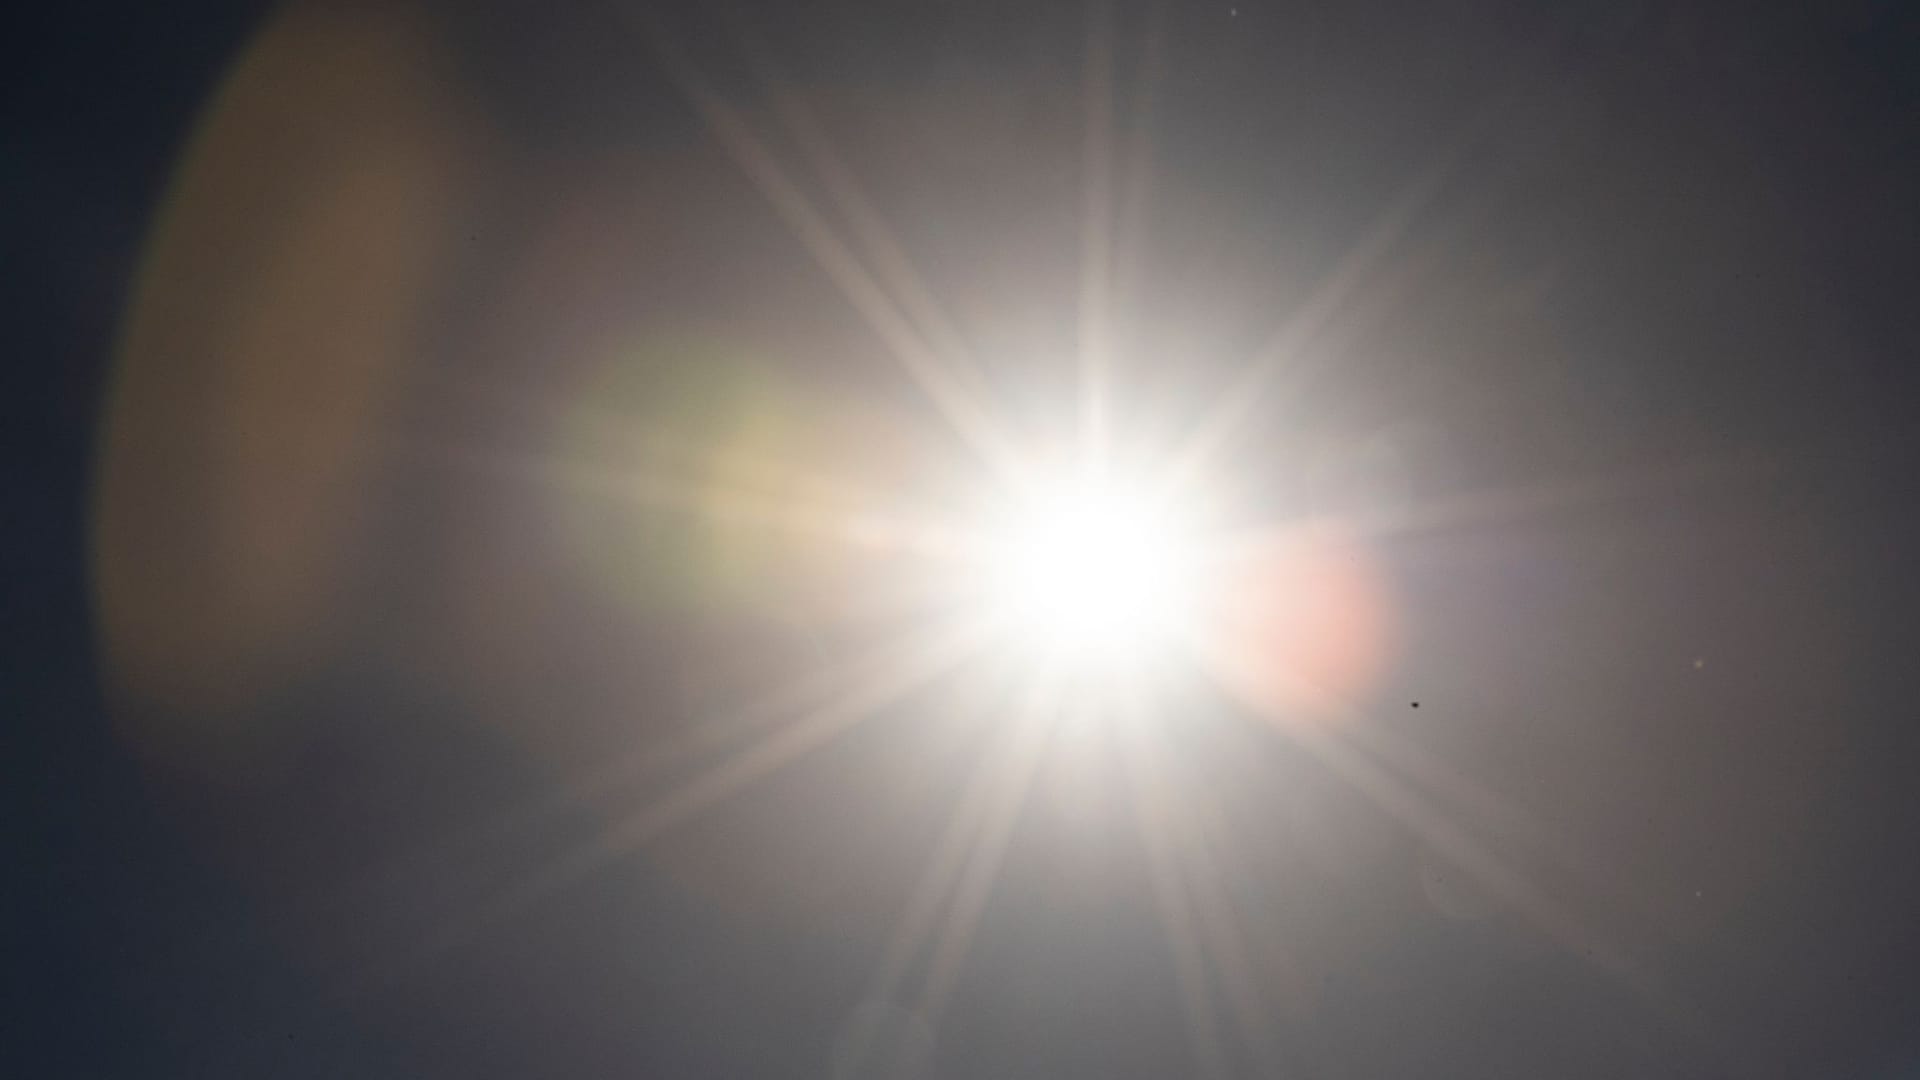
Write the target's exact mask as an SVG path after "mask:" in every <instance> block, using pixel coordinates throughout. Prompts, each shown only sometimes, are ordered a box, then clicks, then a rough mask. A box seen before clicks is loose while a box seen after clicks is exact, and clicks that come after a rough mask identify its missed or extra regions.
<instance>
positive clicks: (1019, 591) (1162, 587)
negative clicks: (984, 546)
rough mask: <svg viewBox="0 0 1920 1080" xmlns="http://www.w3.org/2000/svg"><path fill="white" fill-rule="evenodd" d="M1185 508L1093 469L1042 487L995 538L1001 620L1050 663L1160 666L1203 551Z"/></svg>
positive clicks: (1181, 620) (1181, 622)
mask: <svg viewBox="0 0 1920 1080" xmlns="http://www.w3.org/2000/svg"><path fill="white" fill-rule="evenodd" d="M1178 509H1179V508H1178V507H1177V506H1176V505H1174V504H1173V502H1172V501H1170V500H1166V499H1161V498H1156V497H1154V496H1153V495H1151V494H1149V492H1148V490H1147V488H1146V486H1145V485H1142V484H1132V483H1128V482H1126V481H1125V479H1124V478H1120V477H1114V476H1109V475H1102V474H1097V473H1095V472H1094V471H1093V470H1088V469H1081V470H1076V471H1074V472H1072V473H1070V474H1068V475H1065V476H1062V477H1058V478H1054V479H1052V480H1049V481H1048V482H1045V483H1040V484H1036V485H1034V486H1033V487H1032V489H1031V490H1030V491H1028V492H1027V493H1026V494H1025V496H1024V497H1023V498H1021V499H1020V500H1018V501H1017V502H1016V504H1015V505H1014V506H1013V507H1012V508H1011V509H1010V510H1009V511H1007V512H1006V513H1004V514H1003V515H1002V516H1001V517H1000V519H999V520H998V521H996V522H995V523H994V525H993V527H992V528H990V529H989V530H988V536H989V543H988V560H987V563H988V565H987V579H988V580H987V585H988V595H989V599H990V604H991V606H992V608H993V615H994V617H995V619H996V621H998V622H999V623H1000V624H1001V625H1002V626H1003V627H1004V628H1005V631H1006V633H1007V635H1008V636H1009V637H1010V638H1011V639H1012V640H1013V642H1014V643H1016V644H1017V645H1019V646H1020V647H1022V648H1024V649H1027V650H1030V651H1032V652H1034V653H1036V654H1038V655H1039V656H1040V657H1041V658H1043V659H1046V660H1049V661H1059V662H1066V663H1068V664H1070V665H1073V666H1078V667H1086V666H1096V667H1098V666H1105V665H1114V664H1132V663H1137V662H1141V661H1147V660H1152V659H1157V658H1159V657H1160V656H1161V655H1162V654H1164V652H1165V651H1166V649H1167V647H1168V646H1169V645H1170V644H1171V643H1172V642H1173V641H1174V640H1175V639H1176V637H1177V636H1178V632H1179V630H1180V629H1181V628H1182V627H1184V626H1185V624H1186V623H1187V620H1188V619H1189V617H1190V616H1191V615H1192V613H1193V607H1194V601H1195V594H1196V574H1197V571H1198V569H1199V568H1198V561H1197V558H1196V553H1197V545H1196V544H1195V542H1194V537H1193V535H1192V533H1191V531H1190V529H1188V528H1187V527H1186V525H1185V523H1184V522H1183V520H1182V517H1181V515H1180V513H1179V512H1178Z"/></svg>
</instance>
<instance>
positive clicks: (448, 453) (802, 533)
mask: <svg viewBox="0 0 1920 1080" xmlns="http://www.w3.org/2000/svg"><path fill="white" fill-rule="evenodd" d="M412 456H414V457H415V458H416V459H417V460H421V461H426V462H433V463H438V464H444V465H451V466H453V467H456V468H464V469H472V470H475V471H479V472H483V473H486V474H488V475H490V476H494V477H499V478H511V479H518V480H522V481H526V482H529V483H533V484H537V485H540V486H543V487H547V488H555V489H561V490H566V491H570V492H573V493H576V494H581V495H588V496H593V497H598V498H603V499H609V500H613V501H617V502H626V503H630V504H632V505H635V506H639V507H645V508H648V509H657V510H666V511H671V512H677V513H685V514H688V515H693V516H697V517H700V518H702V519H704V520H707V521H709V522H712V523H715V524H725V525H729V526H739V527H747V528H752V529H759V530H766V531H769V532H773V533H786V534H789V535H792V536H796V537H806V538H810V539H814V540H822V541H829V542H832V543H835V544H841V545H845V546H848V547H853V548H856V549H865V550H871V551H878V552H903V553H908V554H913V555H916V556H921V557H925V558H929V559H935V560H964V559H966V558H970V557H972V555H971V553H972V551H973V550H974V548H975V547H976V546H977V541H976V540H975V539H974V538H972V537H971V536H969V535H968V532H969V531H968V530H963V529H961V528H959V527H957V526H953V525H949V524H944V523H941V522H939V521H937V520H934V519H931V518H927V517H924V516H916V515H907V514H900V513H896V512H893V511H891V510H888V509H886V508H884V507H882V506H881V505H878V504H877V503H875V502H865V501H863V502H859V503H849V502H846V501H842V500H840V499H830V498H810V497H806V496H803V495H802V494H800V493H798V492H782V491H777V490H774V491H769V490H761V489H758V488H757V487H746V486H741V485H739V484H718V483H715V482H714V481H712V480H711V479H707V478H699V477H688V476H684V475H681V474H680V473H679V472H677V471H676V470H674V469H671V468H668V467H666V466H664V465H661V464H659V463H652V462H640V463H638V464H633V465H629V466H626V467H615V466H613V465H610V464H591V463H583V462H578V461H564V460H559V459H555V458H549V457H540V456H536V455H531V454H513V453H509V452H506V451H501V450H494V449H484V448H478V447H457V446H450V445H447V444H445V443H421V444H416V445H415V446H414V447H413V448H412Z"/></svg>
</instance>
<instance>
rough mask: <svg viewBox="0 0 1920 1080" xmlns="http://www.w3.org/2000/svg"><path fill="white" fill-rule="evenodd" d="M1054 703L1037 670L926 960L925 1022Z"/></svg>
mask: <svg viewBox="0 0 1920 1080" xmlns="http://www.w3.org/2000/svg"><path fill="white" fill-rule="evenodd" d="M1059 708H1060V700H1059V691H1058V687H1057V686H1056V685H1054V682H1053V680H1052V679H1050V678H1047V677H1045V676H1044V675H1043V676H1042V677H1041V678H1040V679H1039V680H1038V681H1037V682H1036V685H1035V686H1034V687H1033V689H1032V691H1031V693H1030V695H1029V697H1028V699H1027V701H1026V702H1025V703H1024V705H1023V707H1022V708H1021V710H1020V714H1019V715H1018V716H1016V717H1015V718H1014V720H1013V725H1014V732H1013V738H1014V745H1013V747H1012V749H1011V751H1010V753H1009V761H1008V764H1007V768H1006V769H1005V770H1004V771H1003V772H1002V773H1001V774H1000V778H999V782H998V783H996V784H995V785H994V790H993V792H992V795H991V802H990V803H989V805H988V808H987V812H986V814H985V820H983V821H982V822H981V825H980V829H979V832H978V835H977V838H976V839H975V841H974V844H973V851H972V853H971V854H970V855H969V856H968V858H967V863H966V869H965V871H963V873H962V875H961V877H960V881H959V884H958V888H957V889H956V890H955V892H954V897H953V904H952V906H951V907H949V908H948V909H947V919H946V923H945V925H944V926H942V928H941V932H940V939H939V941H938V943H937V944H935V946H934V950H933V956H932V958H931V959H930V960H929V961H928V963H927V983H926V988H925V992H924V993H923V994H922V995H921V1006H920V1012H921V1015H922V1016H924V1017H926V1018H927V1021H928V1022H929V1023H932V1022H934V1021H936V1020H937V1019H938V1018H939V1016H940V1014H941V1013H942V1012H943V1011H944V1010H945V1008H946V1003H947V999H948V997H949V996H951V994H952V992H953V987H954V983H955V982H956V981H957V980H958V979H959V977H960V971H961V968H962V967H963V966H964V964H965V962H966V956H967V950H968V948H969V947H970V946H971V945H972V944H973V933H974V930H975V929H976V928H977V927H978V926H979V924H980V915H981V912H982V911H983V910H984V909H985V907H986V902H987V897H988V895H989V894H990V893H991V892H992V890H993V886H994V884H995V883H996V882H997V881H998V880H999V878H1000V865H1001V863H1002V862H1003V861H1004V860H1005V858H1006V853H1007V842H1008V840H1009V839H1011V837H1012V835H1013V826H1014V823H1015V822H1016V821H1018V820H1019V817H1020V813H1021V810H1022V809H1023V808H1024V807H1025V805H1026V800H1027V792H1028V791H1029V790H1031V788H1032V787H1033V777H1034V774H1035V773H1036V772H1037V771H1038V770H1039V767H1040V763H1041V761H1042V760H1044V758H1045V756H1046V750H1047V746H1048V744H1049V743H1050V742H1051V741H1052V737H1053V733H1054V731H1055V730H1056V728H1057V727H1058V723H1059V716H1058V710H1059Z"/></svg>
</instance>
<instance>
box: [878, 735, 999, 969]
mask: <svg viewBox="0 0 1920 1080" xmlns="http://www.w3.org/2000/svg"><path fill="white" fill-rule="evenodd" d="M1023 727H1024V725H1020V724H1017V723H1009V724H1006V725H1005V726H1004V728H1003V730H1002V731H1001V732H1000V733H999V741H998V743H997V745H995V746H992V747H989V748H988V749H987V750H985V751H984V752H982V753H981V755H980V758H979V760H978V761H977V762H976V763H975V765H974V769H973V774H972V776H970V777H969V778H968V781H967V787H966V790H965V791H963V792H962V793H961V795H960V797H959V799H958V800H957V801H956V802H955V804H954V808H953V813H952V814H950V815H949V816H948V819H947V825H946V828H945V829H944V830H943V831H942V832H941V834H940V839H939V840H938V841H937V842H936V843H935V845H934V847H933V850H932V851H931V852H930V853H929V854H928V858H927V863H926V866H925V868H924V869H923V870H922V871H921V873H920V877H919V880H918V881H917V882H916V884H915V885H914V891H913V894H912V896H911V897H910V898H909V899H908V901H907V905H906V907H904V908H902V909H901V912H900V915H899V918H898V919H896V920H895V922H894V927H893V931H892V933H891V934H890V935H889V936H888V939H887V946H886V950H885V952H884V953H883V954H882V956H881V959H880V964H879V966H878V967H877V968H876V969H875V971H874V973H873V976H872V977H871V978H870V979H869V980H868V984H867V986H868V988H867V994H866V997H867V998H868V999H869V1000H878V1001H891V1000H893V998H894V995H895V994H897V993H898V992H899V990H900V983H901V981H902V980H903V979H905V978H906V975H907V972H908V970H909V969H910V968H911V967H912V966H913V962H914V959H915V958H916V957H917V956H918V954H919V952H920V948H921V946H922V945H924V944H925V943H926V939H927V935H928V934H929V933H931V932H932V930H933V926H934V920H935V919H937V918H938V917H939V915H940V913H941V912H942V911H944V910H945V909H946V908H947V906H948V902H949V901H950V900H951V899H952V895H953V891H954V888H955V885H956V883H957V882H958V881H959V879H960V874H961V871H962V870H964V869H965V867H966V864H967V857H968V855H969V854H970V853H971V852H972V850H973V848H974V847H975V844H976V840H977V838H978V836H979V834H980V829H981V825H982V823H983V822H984V821H985V820H986V819H987V817H988V815H989V812H990V811H991V808H992V806H993V803H994V800H995V798H996V797H1004V796H1003V795H1002V791H1003V789H1004V786H1005V783H1006V781H1005V778H1006V776H1007V775H1009V774H1011V773H1013V772H1015V771H1016V766H1017V760H1018V751H1019V748H1020V746H1021V744H1022V743H1023V742H1024V741H1025V740H1026V739H1027V738H1028V736H1027V735H1026V733H1025V732H1024V731H1023V730H1022V728H1023Z"/></svg>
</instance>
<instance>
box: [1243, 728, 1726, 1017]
mask: <svg viewBox="0 0 1920 1080" xmlns="http://www.w3.org/2000/svg"><path fill="white" fill-rule="evenodd" d="M1322 711H1323V712H1324V713H1325V714H1326V715H1324V716H1323V717H1322V719H1323V720H1324V721H1325V722H1324V723H1318V722H1316V723H1285V722H1277V723H1275V727H1276V728H1277V729H1278V730H1280V731H1282V732H1284V733H1285V734H1286V735H1288V736H1289V737H1290V738H1291V739H1292V741H1293V743H1294V744H1295V745H1296V746H1299V747H1301V748H1302V749H1304V750H1306V751H1307V752H1309V753H1310V754H1312V755H1313V757H1314V758H1315V759H1316V760H1317V761H1319V762H1320V763H1321V764H1322V765H1325V766H1326V767H1327V768H1328V769H1329V770H1330V771H1331V772H1333V774H1334V775H1336V776H1338V777H1339V778H1340V779H1342V780H1343V781H1345V782H1347V783H1348V784H1350V785H1352V786H1353V788H1354V789H1355V790H1357V791H1359V792H1360V793H1361V794H1363V795H1365V796H1366V797H1367V798H1369V799H1371V800H1372V801H1373V802H1374V803H1375V805H1377V806H1379V807H1380V808H1381V809H1382V810H1384V811H1386V812H1387V813H1388V814H1389V815H1391V816H1392V817H1393V818H1395V819H1396V820H1398V821H1399V822H1400V823H1401V824H1402V825H1403V826H1404V827H1406V828H1407V829H1408V830H1410V831H1411V832H1412V833H1413V834H1414V835H1415V836H1417V837H1419V838H1420V839H1421V840H1422V841H1423V842H1425V843H1426V844H1427V846H1428V847H1429V848H1430V849H1431V850H1433V851H1434V852H1435V853H1436V854H1437V855H1438V856H1439V857H1440V858H1442V859H1444V860H1446V861H1447V862H1448V863H1449V864H1451V865H1453V866H1455V867H1456V868H1458V869H1459V870H1460V871H1461V872H1462V873H1464V874H1466V875H1468V877H1470V878H1471V879H1472V880H1473V882H1474V883H1475V884H1476V885H1477V886H1478V887H1480V888H1481V889H1483V890H1485V891H1486V893H1487V894H1488V895H1490V896H1492V897H1494V898H1496V899H1497V900H1499V901H1500V902H1501V903H1502V904H1503V905H1504V906H1506V907H1508V908H1510V909H1511V910H1513V911H1515V912H1518V913H1519V914H1520V915H1521V916H1522V917H1523V918H1525V919H1526V920H1527V921H1528V922H1530V923H1532V924H1533V926H1534V927H1535V928H1536V929H1538V930H1539V931H1540V932H1541V933H1543V934H1545V935H1546V936H1547V937H1548V938H1549V939H1551V940H1553V941H1554V942H1555V943H1556V944H1558V945H1559V946H1561V947H1562V948H1564V949H1566V950H1567V951H1568V952H1569V953H1570V954H1572V955H1576V956H1580V957H1583V958H1585V960H1586V961H1587V962H1588V963H1589V964H1591V965H1593V966H1594V967H1595V968H1597V969H1599V970H1600V971H1602V972H1604V973H1605V974H1606V975H1608V976H1609V977H1610V978H1612V979H1613V980H1614V981H1616V982H1617V983H1618V984H1620V985H1621V986H1623V987H1625V988H1626V989H1627V990H1628V991H1630V992H1631V993H1633V994H1634V995H1636V996H1637V997H1638V998H1639V999H1640V1000H1641V1001H1642V1002H1643V1003H1644V1004H1645V1005H1647V1006H1648V1007H1649V1008H1651V1009H1652V1010H1654V1012H1655V1013H1656V1014H1658V1015H1660V1016H1661V1017H1663V1018H1664V1019H1666V1020H1667V1021H1669V1022H1670V1023H1672V1024H1674V1025H1675V1027H1676V1028H1677V1029H1679V1030H1681V1031H1683V1032H1685V1033H1686V1034H1688V1035H1689V1036H1691V1037H1694V1038H1696V1039H1698V1040H1700V1041H1701V1042H1702V1044H1703V1045H1708V1046H1711V1045H1713V1043H1712V1042H1711V1041H1709V1040H1707V1038H1706V1036H1705V1029H1704V1027H1703V1025H1702V1021H1701V1019H1700V1017H1699V1016H1698V1015H1697V1014H1696V1013H1695V1011H1694V1010H1692V1009H1690V1008H1689V1007H1688V1006H1687V1005H1686V1004H1685V1003H1684V1002H1683V1001H1682V1000H1681V999H1680V998H1679V997H1677V996H1676V995H1675V994H1674V992H1673V991H1672V990H1671V989H1669V988H1668V987H1666V986H1665V985H1664V984H1663V983H1662V982H1661V981H1660V980H1658V979H1656V978H1655V977H1654V976H1653V975H1652V974H1651V973H1650V972H1648V971H1647V970H1645V968H1644V967H1643V966H1642V965H1640V964H1638V963H1637V962H1635V961H1634V960H1633V959H1632V957H1631V956H1630V955H1629V954H1628V952H1627V950H1625V949H1624V948H1622V947H1621V945H1620V944H1619V943H1618V942H1617V941H1614V940H1612V939H1611V938H1610V937H1608V936H1606V935H1605V934H1603V933H1602V932H1601V930H1600V929H1599V928H1598V927H1597V926H1595V925H1594V924H1593V923H1592V921H1591V920H1590V919H1588V918H1587V917H1586V916H1585V915H1583V914H1582V913H1581V912H1579V911H1577V910H1575V909H1574V908H1572V907H1570V906H1568V905H1567V904H1564V903H1562V902H1561V901H1560V900H1558V899H1556V898H1555V897H1554V896H1553V895H1552V894H1551V893H1550V892H1548V891H1547V890H1546V889H1544V888H1543V887H1541V885H1540V884H1539V883H1538V882H1535V881H1533V880H1531V879H1529V878H1528V877H1527V876H1526V875H1525V874H1523V873H1522V872H1521V871H1520V870H1519V869H1518V868H1516V867H1515V866H1513V865H1511V864H1510V863H1509V862H1508V861H1507V860H1505V859H1503V858H1502V857H1501V856H1500V855H1499V854H1498V853H1497V852H1496V851H1495V850H1494V849H1493V848H1492V847H1491V846H1490V845H1489V844H1487V843H1486V842H1485V841H1484V840H1482V839H1481V838H1479V837H1477V836H1475V835H1474V834H1473V832H1471V831H1470V830H1469V829H1467V828H1466V827H1464V826H1463V825H1462V824H1461V823H1460V822H1459V821H1457V820H1456V819H1455V818H1454V816H1453V815H1451V814H1449V813H1447V812H1446V810H1445V809H1444V808H1443V807H1441V806H1439V805H1436V804H1435V803H1433V802H1432V801H1431V800H1430V799H1428V798H1427V797H1426V796H1424V795H1422V794H1421V793H1420V792H1418V791H1416V790H1415V789H1414V788H1412V787H1411V786H1409V785H1408V784H1406V783H1404V782H1402V781H1401V780H1400V779H1399V778H1398V777H1396V776H1395V775H1394V774H1393V773H1391V772H1389V771H1387V770H1386V769H1385V768H1383V767H1381V766H1380V765H1379V764H1378V763H1376V762H1374V761H1373V760H1371V759H1370V758H1368V757H1367V756H1366V755H1364V754H1362V753H1360V752H1358V751H1356V750H1355V749H1354V748H1353V747H1352V746H1350V745H1348V744H1347V743H1346V742H1345V741H1344V739H1343V737H1342V736H1340V735H1338V734H1335V733H1334V732H1337V731H1344V730H1346V729H1349V728H1353V727H1355V726H1357V725H1359V724H1361V723H1364V722H1365V721H1364V718H1361V717H1358V716H1355V715H1353V714H1352V712H1351V710H1350V709H1348V708H1347V707H1346V706H1343V705H1340V704H1339V703H1336V702H1331V701H1325V702H1323V708H1322Z"/></svg>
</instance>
